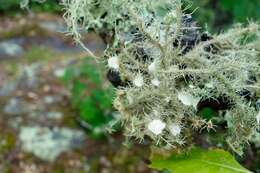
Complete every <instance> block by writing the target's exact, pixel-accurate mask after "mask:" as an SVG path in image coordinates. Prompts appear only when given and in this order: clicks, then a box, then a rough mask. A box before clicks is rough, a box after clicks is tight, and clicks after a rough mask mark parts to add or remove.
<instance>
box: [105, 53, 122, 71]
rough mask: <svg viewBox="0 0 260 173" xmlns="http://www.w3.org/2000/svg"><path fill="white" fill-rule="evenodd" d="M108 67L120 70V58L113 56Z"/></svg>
mask: <svg viewBox="0 0 260 173" xmlns="http://www.w3.org/2000/svg"><path fill="white" fill-rule="evenodd" d="M107 62H108V67H109V68H112V69H115V70H118V69H119V60H118V57H117V56H112V57H110V58H109V59H108V60H107Z"/></svg>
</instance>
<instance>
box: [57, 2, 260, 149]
mask: <svg viewBox="0 0 260 173" xmlns="http://www.w3.org/2000/svg"><path fill="white" fill-rule="evenodd" d="M62 4H63V6H64V8H65V10H66V12H65V15H64V17H65V19H66V22H67V24H68V28H69V31H70V32H69V33H70V34H72V35H73V36H74V37H75V39H76V40H77V41H78V42H80V40H81V32H84V31H86V32H87V31H89V30H90V29H94V30H96V31H97V32H103V31H104V30H105V31H106V32H107V33H110V34H112V36H113V37H112V39H111V40H110V44H109V47H108V48H107V50H106V52H105V55H104V58H105V59H106V58H109V57H115V56H116V57H117V58H118V65H119V68H118V69H116V70H118V71H119V73H120V75H121V78H122V79H123V80H125V81H129V83H133V84H129V85H127V86H125V87H120V88H119V89H117V97H116V99H115V104H114V105H115V107H116V108H117V109H118V111H119V112H120V113H121V114H122V117H121V120H122V122H123V124H124V127H125V135H126V136H128V137H134V138H136V139H138V140H141V141H142V140H144V138H145V136H149V137H150V138H151V139H153V140H154V142H155V143H156V144H162V145H166V146H173V147H175V146H182V145H184V144H189V141H191V140H190V138H192V136H191V134H193V133H194V131H199V130H203V129H205V128H206V129H208V130H210V129H213V128H214V126H215V125H216V126H217V125H218V124H213V123H212V122H214V121H212V120H211V119H210V120H206V119H203V118H202V117H200V116H198V110H197V105H196V104H197V103H198V102H199V101H201V100H206V99H209V98H211V99H212V100H214V99H215V100H218V98H220V97H225V98H226V100H227V101H228V102H230V103H228V104H231V105H232V106H231V107H230V108H229V109H226V110H224V111H220V115H219V116H218V117H215V118H216V119H218V120H219V121H227V124H228V132H226V133H225V134H223V135H226V141H227V143H228V144H229V146H230V147H231V148H232V149H233V150H234V151H236V152H237V153H242V148H243V145H244V144H246V143H247V141H248V140H249V139H250V137H251V135H252V134H253V133H254V131H255V130H256V128H257V126H259V124H257V121H256V115H257V114H258V111H259V110H257V108H256V106H255V103H256V100H257V99H259V97H260V96H259V95H260V94H259V92H260V29H259V24H258V23H253V22H250V23H249V24H248V26H243V25H236V26H234V27H233V28H231V29H230V30H228V31H226V32H223V33H221V34H218V35H214V36H213V38H212V39H210V40H208V41H205V42H200V43H198V44H196V45H195V46H194V47H193V48H192V49H191V50H190V51H188V52H187V53H185V54H183V51H184V50H183V47H181V46H177V47H174V46H173V43H174V42H175V41H176V40H179V41H181V39H182V38H185V37H186V36H187V35H185V34H187V32H189V31H192V30H195V31H197V30H196V28H195V26H186V25H183V22H182V19H183V17H185V16H187V15H186V14H184V13H185V9H183V5H182V2H181V1H180V0H159V1H158V0H142V1H135V0H64V1H63V3H62ZM133 31H134V32H133ZM210 48H211V49H210ZM140 49H142V50H143V54H145V55H146V56H147V57H148V58H147V59H146V60H145V61H142V60H140V58H139V59H138V58H137V57H139V56H140V55H139V52H138V50H140ZM86 50H87V51H88V52H89V53H91V52H90V51H89V50H88V49H87V48H86ZM91 54H92V53H91ZM92 55H93V54H92ZM93 56H94V55H93ZM183 65H185V68H180V66H183ZM252 77H253V78H254V79H253V80H251V81H250V79H251V78H252ZM242 90H247V91H249V92H250V93H251V95H253V96H252V97H251V98H250V99H249V100H248V99H246V98H245V97H243V96H240V95H239V94H238V93H239V92H240V91H242ZM178 96H179V97H178ZM154 120H160V121H154ZM156 122H157V123H158V122H160V123H159V124H156V126H157V127H158V128H160V129H159V131H156V132H155V133H154V130H149V129H152V128H149V127H151V123H152V125H154V123H156ZM164 124H165V125H164ZM172 124H174V130H175V131H174V135H173V133H172ZM149 125H150V126H149ZM176 129H177V131H179V130H178V129H180V133H177V132H176Z"/></svg>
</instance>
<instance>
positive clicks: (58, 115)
mask: <svg viewBox="0 0 260 173" xmlns="http://www.w3.org/2000/svg"><path fill="white" fill-rule="evenodd" d="M46 116H47V118H48V119H51V120H60V119H62V117H63V113H62V112H48V113H46Z"/></svg>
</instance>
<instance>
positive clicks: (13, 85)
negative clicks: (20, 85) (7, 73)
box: [0, 81, 17, 97]
mask: <svg viewBox="0 0 260 173" xmlns="http://www.w3.org/2000/svg"><path fill="white" fill-rule="evenodd" d="M16 89H17V82H14V81H8V82H5V83H4V84H3V85H2V86H0V97H5V96H9V95H10V94H12V92H14V91H15V90H16Z"/></svg>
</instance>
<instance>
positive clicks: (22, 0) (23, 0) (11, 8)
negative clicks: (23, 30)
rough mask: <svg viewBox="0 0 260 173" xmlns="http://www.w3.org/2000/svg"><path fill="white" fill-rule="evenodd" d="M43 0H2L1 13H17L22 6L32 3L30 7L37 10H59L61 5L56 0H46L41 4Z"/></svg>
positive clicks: (0, 2)
mask: <svg viewBox="0 0 260 173" xmlns="http://www.w3.org/2000/svg"><path fill="white" fill-rule="evenodd" d="M42 1H43V0H32V1H28V0H0V13H7V14H12V13H14V12H15V13H17V12H18V11H21V9H20V7H23V8H24V7H27V6H28V5H30V9H31V10H32V11H35V12H42V11H44V12H59V11H60V6H59V4H58V1H56V0H44V1H45V3H43V4H39V3H37V2H42Z"/></svg>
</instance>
